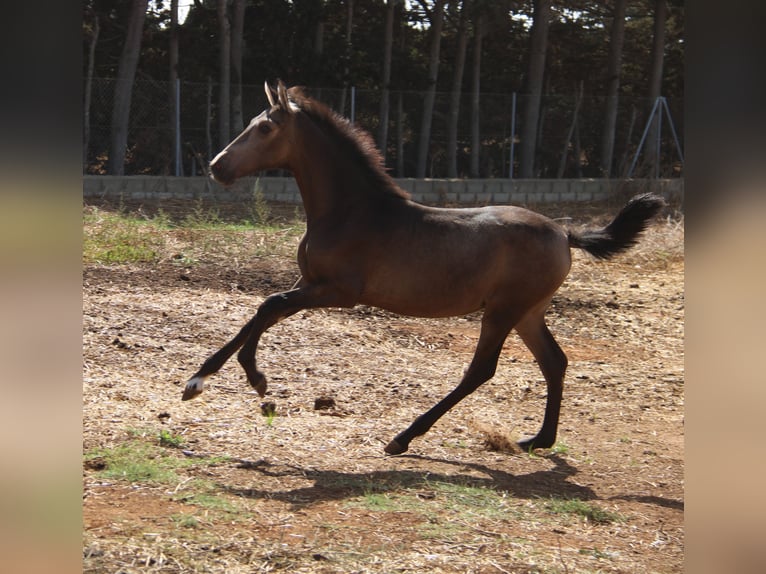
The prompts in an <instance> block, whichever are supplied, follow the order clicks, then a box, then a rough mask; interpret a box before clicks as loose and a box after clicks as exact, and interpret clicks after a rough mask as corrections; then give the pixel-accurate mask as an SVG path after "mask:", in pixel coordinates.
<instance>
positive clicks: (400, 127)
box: [396, 92, 404, 177]
mask: <svg viewBox="0 0 766 574" xmlns="http://www.w3.org/2000/svg"><path fill="white" fill-rule="evenodd" d="M402 99H403V98H402V92H399V93H398V94H397V98H396V175H397V177H404V103H403V101H402Z"/></svg>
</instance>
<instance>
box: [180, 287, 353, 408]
mask: <svg viewBox="0 0 766 574" xmlns="http://www.w3.org/2000/svg"><path fill="white" fill-rule="evenodd" d="M355 304H356V297H355V296H354V295H353V294H352V293H350V292H349V291H347V290H340V289H337V288H334V287H333V286H332V285H325V284H321V285H306V284H302V285H301V287H299V288H297V289H292V290H290V291H285V292H284V293H277V294H275V295H271V296H269V297H268V298H267V299H266V300H265V301H264V302H263V303H261V305H260V306H259V307H258V311H257V312H256V314H255V316H254V317H253V318H252V319H251V320H250V321H249V322H248V323H247V324H246V325H245V326H244V327H243V328H242V329H241V330H240V332H239V333H238V334H237V336H236V337H234V339H232V340H231V341H229V342H228V343H227V344H226V345H224V346H223V347H222V348H221V349H220V350H219V351H218V352H216V353H215V354H214V355H212V356H211V357H210V358H209V359H208V360H207V361H205V363H204V364H203V365H202V367H201V368H200V370H199V371H197V373H195V375H194V376H193V377H192V378H191V379H189V381H188V382H187V383H186V388H185V390H184V394H183V397H182V399H183V400H189V399H191V398H194V397H196V396H197V395H199V394H200V393H201V392H202V390H203V388H204V382H205V379H207V377H209V376H210V375H212V374H214V373H216V372H218V371H219V370H220V368H221V367H222V366H223V364H224V363H225V362H226V361H227V360H228V359H229V358H230V357H231V356H232V355H233V354H234V353H236V352H237V350H238V349H239V353H238V355H237V360H238V361H239V363H240V365H242V368H243V369H244V370H245V374H246V375H247V380H248V382H249V383H250V385H251V386H252V387H253V388H254V389H255V390H256V391H257V392H258V394H259V395H260V396H263V395H264V394H265V393H266V377H264V375H263V373H261V372H260V371H259V370H258V369H257V368H256V362H255V351H256V349H257V347H258V341H259V340H260V338H261V335H262V334H263V333H264V332H265V331H266V330H267V329H268V328H269V327H272V326H273V325H275V324H276V323H278V322H279V321H281V320H282V319H285V318H287V317H289V316H290V315H294V314H295V313H297V312H298V311H302V310H304V309H313V308H318V307H353V306H354V305H355Z"/></svg>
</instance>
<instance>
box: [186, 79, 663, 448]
mask: <svg viewBox="0 0 766 574" xmlns="http://www.w3.org/2000/svg"><path fill="white" fill-rule="evenodd" d="M265 89H266V95H267V97H268V99H269V103H270V104H271V106H270V107H269V109H267V110H266V111H264V112H263V113H261V114H260V115H259V116H257V117H256V118H254V119H253V120H252V121H251V122H250V125H248V127H247V128H246V129H245V130H244V131H243V132H242V133H241V134H240V135H239V136H238V137H237V138H236V139H235V140H234V141H232V142H231V143H230V144H229V145H228V146H227V147H226V149H224V150H223V151H222V152H221V153H219V154H218V155H217V156H216V157H215V159H213V161H212V162H211V164H210V169H211V172H212V175H213V177H214V178H215V179H216V180H217V181H219V182H220V183H222V184H224V185H227V184H231V183H232V182H234V181H235V180H237V179H238V178H240V177H243V176H247V175H250V174H253V173H256V172H258V171H261V170H264V169H273V168H282V169H288V170H290V171H291V172H292V173H293V175H294V176H295V179H296V181H297V183H298V187H299V188H300V192H301V197H302V199H303V205H304V207H305V211H306V234H305V235H304V237H303V239H302V240H301V242H300V246H299V247H298V265H299V267H300V271H301V275H302V277H301V279H300V281H299V282H298V283H297V284H296V285H295V287H294V288H293V289H291V290H289V291H286V292H284V293H277V294H275V295H271V296H270V297H268V298H267V299H266V300H265V301H264V302H263V303H262V304H261V305H260V307H259V308H258V311H257V313H256V314H255V316H254V317H253V318H252V319H251V320H250V321H249V322H248V323H247V324H246V325H245V326H244V327H243V328H242V330H241V331H240V332H239V333H238V334H237V336H236V337H234V339H232V340H231V341H230V342H229V343H227V344H226V345H224V347H223V348H221V349H220V350H219V351H218V352H216V353H215V354H214V355H212V356H211V357H210V358H209V359H208V360H207V361H205V363H204V364H203V365H202V367H201V368H200V370H199V371H198V372H197V373H196V374H195V375H194V376H193V377H192V378H191V379H189V381H188V382H187V384H186V389H185V391H184V393H183V400H188V399H191V398H193V397H195V396H197V395H198V394H200V393H201V392H202V389H203V386H204V381H205V379H206V378H207V377H208V376H210V375H212V374H213V373H215V372H217V371H218V370H219V369H220V368H221V367H222V366H223V364H224V363H225V362H226V361H227V360H228V359H229V358H230V357H231V356H232V355H233V354H234V353H235V352H237V350H239V354H238V355H237V359H238V360H239V363H240V364H241V365H242V367H243V368H244V370H245V373H246V374H247V378H248V381H249V382H250V384H251V385H252V386H253V387H254V388H255V390H256V391H258V393H259V394H260V396H264V394H265V392H266V379H265V377H264V375H263V374H262V373H261V372H260V371H259V370H258V369H257V368H256V361H255V351H256V347H257V345H258V341H259V339H260V337H261V335H262V333H263V332H264V331H265V330H266V329H268V328H269V327H271V326H272V325H274V324H275V323H277V322H278V321H280V320H282V319H284V318H286V317H289V316H290V315H293V314H294V313H297V312H298V311H301V310H303V309H310V308H317V307H353V306H355V305H358V304H363V305H372V306H376V307H380V308H382V309H387V310H389V311H393V312H395V313H399V314H404V315H411V316H417V317H448V316H454V315H464V314H467V313H471V312H473V311H477V310H479V309H483V310H484V313H483V317H482V321H481V333H480V336H479V342H478V345H477V347H476V351H475V354H474V357H473V360H472V361H471V364H470V366H469V367H468V369H467V370H466V372H465V374H464V376H463V379H462V381H461V382H460V384H459V385H458V386H457V387H456V388H455V389H454V390H453V391H452V392H451V393H449V394H448V395H447V396H446V397H445V398H444V399H443V400H442V401H441V402H439V403H438V404H436V405H435V406H434V407H433V408H431V409H430V410H429V411H428V412H426V413H424V414H423V415H421V416H420V417H418V418H417V419H416V420H415V421H414V422H413V423H412V424H411V425H410V427H409V428H407V429H406V430H405V431H404V432H402V433H400V434H399V435H397V436H396V437H395V438H394V439H393V440H392V441H391V442H390V443H389V444H388V445H387V446H386V448H385V451H386V452H387V453H389V454H400V453H403V452H405V451H406V450H407V448H408V447H409V444H410V441H411V440H412V439H413V438H414V437H416V436H420V435H422V434H424V433H425V432H426V431H428V429H429V428H431V426H432V425H433V424H434V423H435V422H436V421H437V420H438V419H439V418H440V417H441V416H442V415H443V414H444V413H446V412H447V411H448V410H449V409H450V408H452V407H453V406H455V405H456V404H457V403H458V402H459V401H460V400H461V399H463V398H464V397H466V396H467V395H469V394H470V393H472V392H473V391H474V390H476V389H477V388H478V387H479V385H481V384H482V383H484V382H485V381H487V380H489V379H490V378H491V377H492V376H493V375H494V373H495V368H496V365H497V360H498V357H499V356H500V352H501V350H502V348H503V343H504V341H505V339H506V337H507V336H508V334H509V333H510V331H511V330H512V329H515V330H516V332H517V333H518V334H519V335H520V336H521V339H522V340H523V341H524V344H525V345H526V346H527V347H528V348H529V350H530V351H531V352H532V354H533V355H534V357H535V359H536V360H537V362H538V364H539V365H540V370H541V371H542V373H543V375H544V377H545V380H546V383H547V387H548V398H547V403H546V407H545V417H544V419H543V424H542V427H541V429H540V431H539V432H538V434H537V435H536V436H534V437H531V438H528V439H526V440H523V441H521V442H520V443H519V445H520V446H521V448H523V449H525V450H528V449H532V448H547V447H551V446H553V444H554V442H555V440H556V430H557V427H558V420H559V410H560V406H561V396H562V388H563V380H564V372H565V370H566V367H567V358H566V355H565V354H564V352H563V351H562V350H561V349H560V348H559V346H558V344H557V343H556V341H555V340H554V338H553V335H551V333H550V331H549V330H548V327H547V326H546V324H545V319H544V313H545V310H546V308H547V307H548V304H549V303H550V301H551V298H552V297H553V294H554V293H555V292H556V290H557V289H558V288H559V286H560V285H561V283H562V282H563V281H564V279H565V278H566V276H567V274H568V273H569V267H570V263H571V257H570V247H577V248H581V249H584V250H586V251H587V252H589V253H591V254H592V255H594V256H595V257H598V258H602V259H607V258H609V257H611V256H612V255H614V254H616V253H619V252H621V251H623V250H625V249H627V248H628V247H630V246H631V245H633V244H635V243H636V241H637V238H638V236H639V234H640V233H641V232H642V231H643V230H644V228H645V227H646V225H647V223H648V221H649V219H650V218H651V217H652V216H654V215H655V214H656V213H657V212H658V210H659V209H660V208H661V206H662V205H663V201H662V199H660V198H659V197H656V196H652V195H642V196H638V197H635V198H633V199H632V200H631V201H630V202H629V203H628V204H627V205H626V206H625V207H624V208H623V209H622V211H621V212H620V213H619V214H618V215H617V216H616V217H615V219H614V220H613V221H612V222H611V223H610V224H609V225H607V226H606V227H605V228H603V229H600V230H593V231H586V232H582V233H575V232H573V231H567V230H565V229H563V228H562V227H561V226H559V225H558V224H557V223H555V222H553V221H551V220H550V219H547V218H546V217H544V216H542V215H539V214H537V213H534V212H532V211H528V210H526V209H522V208H519V207H511V206H492V207H481V208H458V209H444V208H436V207H427V206H424V205H420V204H417V203H415V202H413V201H411V200H410V199H409V196H408V194H407V193H406V192H404V191H403V190H402V189H400V188H399V187H397V186H396V184H395V182H394V181H393V180H392V179H391V178H390V177H389V175H388V174H387V173H386V171H385V169H384V167H383V161H382V159H381V156H380V154H379V153H378V152H377V151H376V149H375V146H374V143H373V142H372V139H371V137H370V136H369V135H368V134H366V133H365V132H362V131H360V130H358V129H357V128H354V127H353V126H352V125H351V124H350V123H349V122H348V121H346V120H345V119H343V118H341V117H340V116H338V115H336V114H335V113H333V112H332V111H330V110H329V109H328V108H327V107H325V106H324V105H322V104H320V103H319V102H317V101H315V100H312V99H310V98H308V97H306V96H305V95H304V94H303V93H302V92H301V90H300V89H297V88H290V89H289V90H288V89H286V88H285V86H284V84H283V83H281V82H279V84H278V87H277V90H276V92H273V90H272V89H271V88H270V87H269V86H268V84H266V85H265Z"/></svg>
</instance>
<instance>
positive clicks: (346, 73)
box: [339, 0, 354, 115]
mask: <svg viewBox="0 0 766 574" xmlns="http://www.w3.org/2000/svg"><path fill="white" fill-rule="evenodd" d="M353 30H354V0H346V52H345V54H344V55H343V62H344V64H343V91H342V92H341V94H340V106H339V109H340V113H341V114H343V115H345V114H346V94H347V92H348V89H349V87H350V86H351V53H352V49H353V44H352V42H351V33H352V32H353Z"/></svg>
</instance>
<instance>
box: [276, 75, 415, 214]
mask: <svg viewBox="0 0 766 574" xmlns="http://www.w3.org/2000/svg"><path fill="white" fill-rule="evenodd" d="M288 94H289V97H290V101H291V102H293V103H294V104H295V105H297V106H298V107H299V108H300V110H301V112H303V113H304V114H306V116H307V117H308V118H309V119H310V120H311V121H312V122H313V123H314V124H315V125H316V126H317V127H318V128H319V129H320V130H321V131H322V132H323V133H325V134H326V135H327V136H328V137H330V138H331V139H332V140H333V141H334V142H335V143H336V144H337V145H338V147H339V148H340V149H341V152H342V154H343V155H344V156H346V157H347V158H349V159H350V160H351V162H352V163H354V164H355V165H359V166H362V167H363V168H364V170H365V172H366V175H367V177H368V178H369V180H370V183H371V184H373V185H374V186H375V188H376V190H377V191H380V192H383V193H386V194H390V195H396V196H399V197H403V198H405V199H409V197H410V195H409V194H408V193H407V192H406V191H404V190H403V189H401V188H400V187H399V186H397V185H396V183H395V182H394V180H393V179H391V176H390V175H388V172H387V171H386V167H385V161H384V160H383V156H381V154H380V152H379V151H378V148H377V146H376V145H375V142H374V141H373V139H372V136H370V134H369V133H367V132H366V131H365V130H363V129H361V128H358V127H355V126H354V125H352V124H351V122H349V121H348V120H347V119H346V118H344V117H343V116H341V115H340V114H337V113H336V112H334V111H333V110H331V109H330V108H328V107H327V106H326V105H324V104H323V103H321V102H319V101H317V100H314V99H312V98H309V97H308V96H306V95H305V94H304V93H303V91H302V90H301V89H300V88H298V87H293V88H290V89H289V90H288Z"/></svg>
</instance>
